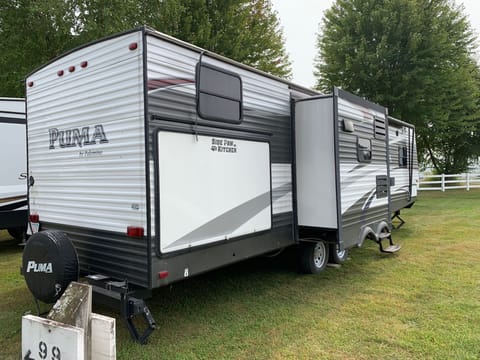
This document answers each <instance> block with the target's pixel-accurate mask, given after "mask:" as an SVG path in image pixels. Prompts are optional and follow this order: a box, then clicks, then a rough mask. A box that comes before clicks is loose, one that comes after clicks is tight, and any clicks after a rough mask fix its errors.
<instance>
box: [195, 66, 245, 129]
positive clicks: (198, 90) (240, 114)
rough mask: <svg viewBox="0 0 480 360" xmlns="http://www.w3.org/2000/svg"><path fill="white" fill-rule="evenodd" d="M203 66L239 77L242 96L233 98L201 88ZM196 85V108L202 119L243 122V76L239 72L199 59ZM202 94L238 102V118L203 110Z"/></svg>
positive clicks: (196, 67)
mask: <svg viewBox="0 0 480 360" xmlns="http://www.w3.org/2000/svg"><path fill="white" fill-rule="evenodd" d="M202 68H208V69H209V70H212V71H216V72H220V73H222V74H224V75H228V76H230V77H232V78H236V79H238V82H239V85H240V89H239V92H240V97H239V99H237V98H233V97H230V96H225V95H224V94H220V93H217V92H214V91H208V90H202V88H201V80H202V76H201V72H202V71H201V70H202ZM195 85H196V94H195V96H196V110H197V114H198V115H199V116H200V117H201V118H202V119H206V120H213V121H219V122H225V123H229V124H240V123H242V122H243V82H242V78H241V76H240V75H239V74H237V73H235V72H232V71H229V70H226V69H223V68H220V67H218V66H215V65H211V64H208V63H203V62H201V61H199V62H198V63H197V65H196V66H195ZM201 94H205V95H208V96H212V97H215V98H220V99H226V100H228V101H233V102H237V103H238V106H239V111H238V119H232V118H228V117H222V116H216V114H214V115H212V114H207V113H205V112H202V106H201V101H200V98H201Z"/></svg>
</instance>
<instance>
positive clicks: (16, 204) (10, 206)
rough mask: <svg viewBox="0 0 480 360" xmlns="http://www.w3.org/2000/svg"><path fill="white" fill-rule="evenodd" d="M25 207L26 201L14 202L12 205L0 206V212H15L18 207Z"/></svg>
mask: <svg viewBox="0 0 480 360" xmlns="http://www.w3.org/2000/svg"><path fill="white" fill-rule="evenodd" d="M26 205H27V200H24V201H20V202H16V203H13V204H8V205H4V206H0V211H7V210H15V209H17V208H20V207H22V206H26Z"/></svg>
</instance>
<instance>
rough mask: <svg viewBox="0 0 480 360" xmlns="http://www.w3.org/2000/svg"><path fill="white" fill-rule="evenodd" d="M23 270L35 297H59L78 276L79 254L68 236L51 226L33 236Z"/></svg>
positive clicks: (54, 298)
mask: <svg viewBox="0 0 480 360" xmlns="http://www.w3.org/2000/svg"><path fill="white" fill-rule="evenodd" d="M22 273H23V276H24V277H25V281H26V283H27V286H28V288H29V289H30V291H31V292H32V294H33V296H34V297H35V298H37V299H38V300H41V301H43V302H45V303H54V302H55V301H57V300H58V299H59V298H60V296H62V294H63V292H64V291H65V289H66V288H67V286H68V284H70V282H72V281H76V280H78V256H77V252H76V251H75V248H74V246H73V244H72V242H71V241H70V239H69V238H68V236H67V235H66V234H65V233H63V232H60V231H48V230H47V231H41V232H38V233H36V234H33V235H32V236H30V238H29V239H28V241H27V244H26V245H25V249H24V250H23V263H22Z"/></svg>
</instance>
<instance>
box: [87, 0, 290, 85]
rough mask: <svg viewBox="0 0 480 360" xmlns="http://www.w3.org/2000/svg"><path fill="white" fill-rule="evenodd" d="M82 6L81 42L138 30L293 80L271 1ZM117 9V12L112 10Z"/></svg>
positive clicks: (144, 0) (147, 0) (90, 0)
mask: <svg viewBox="0 0 480 360" xmlns="http://www.w3.org/2000/svg"><path fill="white" fill-rule="evenodd" d="M110 3H111V6H109V7H106V6H105V2H104V1H103V0H84V1H81V5H80V7H79V8H80V13H81V14H82V20H81V22H82V23H83V24H84V27H83V32H82V36H83V37H84V38H86V40H92V39H95V38H98V37H101V36H105V35H106V34H110V33H115V32H118V31H122V30H126V29H128V28H132V27H135V26H139V25H142V24H148V25H150V26H152V27H153V28H155V29H157V30H159V31H162V32H164V33H167V34H169V35H172V36H174V37H177V38H179V39H181V40H184V41H187V42H189V43H192V44H195V45H197V46H200V47H202V48H205V49H207V50H210V51H213V52H217V53H219V54H221V55H224V56H226V57H229V58H232V59H234V60H237V61H239V62H242V63H245V64H248V65H251V66H254V67H256V68H259V69H261V70H264V71H266V72H269V73H272V74H274V75H278V76H281V77H284V78H289V77H290V76H291V69H290V61H289V59H288V55H287V54H286V51H285V44H284V39H283V33H282V30H281V28H280V23H279V20H278V17H277V15H276V13H275V12H274V11H273V9H272V5H271V2H270V0H163V1H159V0H141V1H133V0H123V1H122V0H111V2H110ZM112 9H115V10H112Z"/></svg>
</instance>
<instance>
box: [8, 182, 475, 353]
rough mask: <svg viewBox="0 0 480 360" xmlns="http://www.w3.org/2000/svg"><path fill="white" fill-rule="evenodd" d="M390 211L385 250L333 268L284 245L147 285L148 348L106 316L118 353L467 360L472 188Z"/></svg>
mask: <svg viewBox="0 0 480 360" xmlns="http://www.w3.org/2000/svg"><path fill="white" fill-rule="evenodd" d="M402 217H403V218H404V219H405V220H406V221H407V223H406V224H405V225H404V226H403V228H401V229H400V230H398V231H395V232H394V239H395V241H396V242H399V243H401V244H402V245H403V248H402V250H401V251H400V252H399V253H398V254H395V255H393V256H392V255H384V254H380V253H379V251H378V249H377V246H376V245H375V244H374V243H372V242H369V243H365V244H364V247H363V248H361V249H354V250H352V251H351V253H350V259H349V260H347V262H346V263H345V265H343V266H342V267H341V268H339V269H334V268H328V269H327V270H326V271H325V272H323V273H321V274H319V275H299V274H298V273H297V272H296V271H295V269H296V266H295V261H294V257H293V255H294V254H293V253H292V252H287V253H286V254H284V255H283V256H281V257H280V258H278V259H265V258H259V259H254V260H251V261H247V262H243V263H240V264H238V265H234V266H231V267H228V268H225V269H221V270H218V271H215V272H211V273H209V274H206V275H203V276H199V277H196V278H191V279H189V280H187V281H184V282H181V283H178V284H175V285H174V286H171V287H166V288H161V289H158V290H157V291H155V292H154V297H153V299H151V300H149V301H148V304H149V306H150V309H151V310H152V312H153V315H154V317H155V320H156V321H157V325H158V329H157V330H155V332H154V333H153V335H152V336H151V338H150V341H149V344H148V345H146V346H140V345H137V344H135V343H133V342H132V341H131V340H130V338H129V334H128V332H127V331H126V328H125V326H124V325H123V323H122V320H121V319H120V318H118V317H117V354H118V358H119V359H479V358H480V232H479V230H478V229H479V228H480V191H470V192H466V191H449V192H446V193H440V192H423V193H421V194H420V198H419V200H418V202H417V204H415V206H414V207H413V208H412V209H410V210H405V211H404V212H403V213H402ZM8 238H9V236H8V234H6V233H4V232H0V240H2V239H3V240H4V241H0V273H1V276H2V278H1V282H0V325H1V326H0V349H1V350H0V358H1V359H4V358H12V359H16V358H18V354H19V351H20V341H21V340H20V338H21V329H20V322H21V315H22V314H23V313H24V312H26V311H32V312H34V304H33V301H32V298H31V296H30V294H29V292H28V290H27V289H26V286H25V284H24V281H23V279H22V277H21V276H20V275H19V267H20V263H21V249H20V248H19V247H18V246H17V245H16V244H15V243H14V242H13V241H10V240H6V239H8ZM95 311H97V312H101V313H106V314H108V315H113V316H115V314H114V313H113V312H111V311H110V310H108V309H105V308H98V307H97V308H96V309H95Z"/></svg>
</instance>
